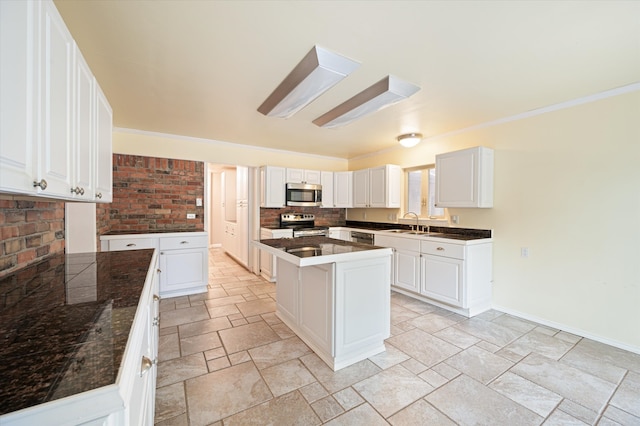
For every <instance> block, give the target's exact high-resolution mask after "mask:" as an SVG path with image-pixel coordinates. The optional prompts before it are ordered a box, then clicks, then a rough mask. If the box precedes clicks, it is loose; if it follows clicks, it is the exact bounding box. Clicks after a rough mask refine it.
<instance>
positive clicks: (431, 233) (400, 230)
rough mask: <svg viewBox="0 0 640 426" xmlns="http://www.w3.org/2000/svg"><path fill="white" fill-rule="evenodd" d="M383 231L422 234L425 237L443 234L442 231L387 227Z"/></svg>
mask: <svg viewBox="0 0 640 426" xmlns="http://www.w3.org/2000/svg"><path fill="white" fill-rule="evenodd" d="M385 232H392V233H396V234H407V235H424V236H427V237H429V236H432V235H443V234H442V232H427V231H412V230H410V229H389V230H387V231H385Z"/></svg>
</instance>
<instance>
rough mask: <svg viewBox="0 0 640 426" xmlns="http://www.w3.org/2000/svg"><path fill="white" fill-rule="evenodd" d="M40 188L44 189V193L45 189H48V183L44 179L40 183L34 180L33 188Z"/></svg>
mask: <svg viewBox="0 0 640 426" xmlns="http://www.w3.org/2000/svg"><path fill="white" fill-rule="evenodd" d="M38 186H39V187H40V189H42V190H43V191H44V190H45V189H47V181H46V180H44V179H40V182H37V181H35V180H34V181H33V187H34V188H35V187H38Z"/></svg>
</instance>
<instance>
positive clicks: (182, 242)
mask: <svg viewBox="0 0 640 426" xmlns="http://www.w3.org/2000/svg"><path fill="white" fill-rule="evenodd" d="M180 244H189V241H180Z"/></svg>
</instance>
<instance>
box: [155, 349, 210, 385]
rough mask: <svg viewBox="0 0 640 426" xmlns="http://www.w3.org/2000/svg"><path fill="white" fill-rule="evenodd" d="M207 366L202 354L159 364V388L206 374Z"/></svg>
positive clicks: (157, 383)
mask: <svg viewBox="0 0 640 426" xmlns="http://www.w3.org/2000/svg"><path fill="white" fill-rule="evenodd" d="M207 372H208V370H207V364H206V361H205V360H204V355H202V354H201V353H197V354H193V355H188V356H184V357H182V358H175V359H170V360H169V361H164V362H159V363H158V378H157V382H156V386H157V387H162V386H167V385H170V384H173V383H177V382H182V381H184V380H187V379H190V378H192V377H196V376H200V375H202V374H206V373H207Z"/></svg>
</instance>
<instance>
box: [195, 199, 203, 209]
mask: <svg viewBox="0 0 640 426" xmlns="http://www.w3.org/2000/svg"><path fill="white" fill-rule="evenodd" d="M196 207H202V198H200V197H198V198H196Z"/></svg>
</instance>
